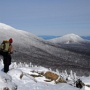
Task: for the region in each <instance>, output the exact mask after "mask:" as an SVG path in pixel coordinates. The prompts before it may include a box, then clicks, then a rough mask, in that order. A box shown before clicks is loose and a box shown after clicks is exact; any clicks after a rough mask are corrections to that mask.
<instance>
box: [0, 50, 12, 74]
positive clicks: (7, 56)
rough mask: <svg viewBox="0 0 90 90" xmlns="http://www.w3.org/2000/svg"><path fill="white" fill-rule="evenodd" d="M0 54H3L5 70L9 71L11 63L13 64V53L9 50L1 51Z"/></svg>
mask: <svg viewBox="0 0 90 90" xmlns="http://www.w3.org/2000/svg"><path fill="white" fill-rule="evenodd" d="M0 55H2V56H3V64H4V72H5V73H7V72H8V71H9V65H10V64H11V55H10V54H9V53H8V52H2V51H0Z"/></svg>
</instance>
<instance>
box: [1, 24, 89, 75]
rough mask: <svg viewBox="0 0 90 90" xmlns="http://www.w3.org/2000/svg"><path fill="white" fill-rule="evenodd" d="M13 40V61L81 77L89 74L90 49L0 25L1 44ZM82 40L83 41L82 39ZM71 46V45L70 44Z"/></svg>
mask: <svg viewBox="0 0 90 90" xmlns="http://www.w3.org/2000/svg"><path fill="white" fill-rule="evenodd" d="M9 38H13V41H14V42H13V46H14V50H15V51H14V53H13V54H12V61H16V62H17V63H18V62H26V63H28V64H29V63H30V62H31V63H33V64H35V65H41V66H44V67H48V68H51V69H53V70H56V69H58V70H59V71H62V70H67V71H69V70H73V71H74V72H76V73H77V74H79V75H83V74H89V70H90V48H89V47H87V45H88V44H87V45H86V46H83V45H81V46H79V47H78V46H77V47H78V49H77V47H76V46H74V45H72V46H65V44H63V45H58V44H55V43H53V42H50V41H47V40H44V39H41V38H39V37H37V36H35V35H33V34H32V33H30V32H26V31H23V30H18V29H15V28H13V27H11V26H9V25H6V24H3V23H0V42H2V40H4V39H5V40H6V39H9ZM80 40H82V39H80ZM68 45H69V44H68ZM79 71H81V72H79Z"/></svg>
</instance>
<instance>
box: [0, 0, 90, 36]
mask: <svg viewBox="0 0 90 90" xmlns="http://www.w3.org/2000/svg"><path fill="white" fill-rule="evenodd" d="M0 22H1V23H5V24H8V25H10V26H12V27H14V28H16V29H21V30H26V31H29V32H31V33H33V34H35V35H65V34H69V33H75V34H78V35H90V0H0Z"/></svg>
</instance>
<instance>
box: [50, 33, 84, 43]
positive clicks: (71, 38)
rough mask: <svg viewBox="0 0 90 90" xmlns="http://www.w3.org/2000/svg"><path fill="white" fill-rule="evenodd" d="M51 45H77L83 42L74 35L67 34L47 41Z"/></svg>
mask: <svg viewBox="0 0 90 90" xmlns="http://www.w3.org/2000/svg"><path fill="white" fill-rule="evenodd" d="M49 41H51V42H53V43H58V44H59V43H61V44H79V43H81V42H83V41H84V39H82V38H81V37H80V36H78V35H75V34H67V35H64V36H62V37H59V38H54V39H51V40H49Z"/></svg>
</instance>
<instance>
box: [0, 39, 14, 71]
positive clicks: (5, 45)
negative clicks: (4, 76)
mask: <svg viewBox="0 0 90 90" xmlns="http://www.w3.org/2000/svg"><path fill="white" fill-rule="evenodd" d="M12 42H13V39H12V38H10V39H9V41H8V40H4V41H3V42H2V44H1V45H0V55H2V56H3V63H4V72H5V73H7V72H8V71H9V65H10V64H11V54H12V53H13V47H12Z"/></svg>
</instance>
